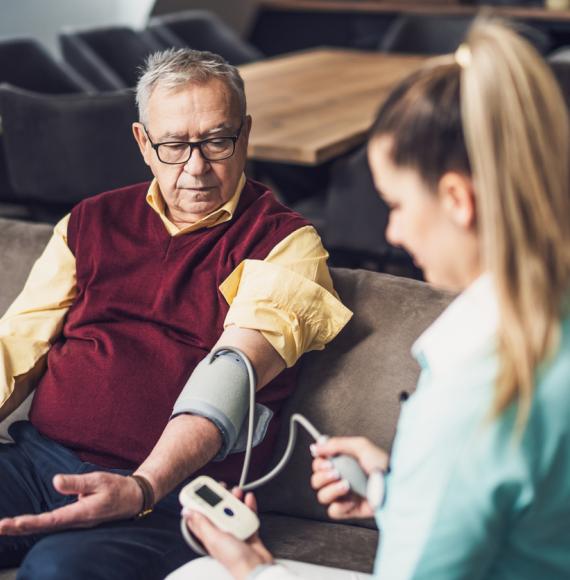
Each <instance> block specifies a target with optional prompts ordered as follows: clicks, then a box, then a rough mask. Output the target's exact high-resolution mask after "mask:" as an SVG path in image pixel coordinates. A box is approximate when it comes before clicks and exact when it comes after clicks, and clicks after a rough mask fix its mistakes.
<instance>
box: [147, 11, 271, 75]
mask: <svg viewBox="0 0 570 580" xmlns="http://www.w3.org/2000/svg"><path fill="white" fill-rule="evenodd" d="M148 30H149V31H150V32H152V33H153V34H154V35H155V37H156V38H157V40H158V41H159V42H161V43H162V44H163V45H164V46H166V47H170V46H172V47H175V48H181V47H184V46H189V47H190V48H193V49H195V50H208V51H210V52H214V53H216V54H219V55H221V56H223V57H224V58H225V59H226V60H227V61H228V62H229V63H231V64H233V65H240V64H245V63H248V62H252V61H254V60H258V59H260V58H261V57H262V54H261V53H260V52H259V51H258V50H257V49H256V48H254V47H253V46H252V45H250V44H248V43H247V42H246V41H245V40H242V39H241V38H240V37H239V36H238V35H237V34H236V33H235V32H234V31H233V30H232V29H231V28H230V27H229V26H227V25H226V24H225V23H224V22H223V21H222V20H220V19H219V18H218V17H217V16H216V15H215V14H213V13H211V12H207V11H205V10H187V11H185V12H176V13H174V14H167V15H165V16H156V17H154V18H152V19H151V20H150V22H149V25H148Z"/></svg>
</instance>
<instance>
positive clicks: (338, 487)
mask: <svg viewBox="0 0 570 580" xmlns="http://www.w3.org/2000/svg"><path fill="white" fill-rule="evenodd" d="M349 491H350V486H349V485H348V482H347V481H346V480H344V479H341V480H340V481H336V482H334V483H331V484H330V485H326V486H325V487H322V488H321V489H319V491H318V492H317V500H318V501H319V503H321V504H323V505H328V504H330V503H332V502H334V501H336V500H338V499H340V498H342V497H344V496H345V495H346V494H347V493H348V492H349Z"/></svg>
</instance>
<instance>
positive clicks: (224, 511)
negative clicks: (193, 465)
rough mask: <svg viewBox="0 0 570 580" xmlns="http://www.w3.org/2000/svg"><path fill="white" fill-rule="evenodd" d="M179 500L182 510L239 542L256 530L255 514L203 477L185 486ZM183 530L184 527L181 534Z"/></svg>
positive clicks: (216, 484) (211, 480)
mask: <svg viewBox="0 0 570 580" xmlns="http://www.w3.org/2000/svg"><path fill="white" fill-rule="evenodd" d="M179 499H180V503H181V504H182V505H183V506H184V507H186V508H190V509H191V510H194V511H197V512H199V513H201V514H203V515H204V516H206V517H207V518H208V519H209V520H211V522H212V523H213V524H214V525H216V526H217V527H218V528H220V530H223V531H224V532H228V533H230V534H232V535H234V536H235V537H236V538H238V539H240V540H247V538H249V537H250V536H252V535H253V534H254V533H255V532H256V531H257V530H258V529H259V519H258V517H257V515H256V514H255V513H254V512H253V511H252V510H250V509H249V508H248V507H247V506H246V505H245V504H244V503H242V502H241V501H240V500H239V499H238V498H237V497H235V496H234V495H233V494H232V493H231V492H229V491H228V490H227V489H226V488H225V487H223V486H222V485H220V484H219V483H218V482H217V481H215V480H214V479H212V478H211V477H208V476H207V475H201V476H200V477H197V478H196V479H194V480H193V481H191V482H190V483H189V484H188V485H186V486H185V487H184V488H183V489H182V491H181V492H180V495H179ZM185 529H187V528H186V526H185V525H184V526H183V527H182V530H183V532H184V530H185ZM185 537H186V534H185Z"/></svg>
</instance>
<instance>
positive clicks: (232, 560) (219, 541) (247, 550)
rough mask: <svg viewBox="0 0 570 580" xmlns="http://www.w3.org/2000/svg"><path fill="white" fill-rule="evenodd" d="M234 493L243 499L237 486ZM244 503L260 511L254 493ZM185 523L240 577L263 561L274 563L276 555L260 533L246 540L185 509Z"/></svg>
mask: <svg viewBox="0 0 570 580" xmlns="http://www.w3.org/2000/svg"><path fill="white" fill-rule="evenodd" d="M232 493H233V494H234V495H235V496H236V497H237V498H238V499H240V500H242V501H243V492H242V491H241V490H239V489H237V488H235V489H233V490H232ZM244 503H245V505H246V506H247V507H248V508H250V509H251V510H253V511H254V512H257V503H256V501H255V497H254V495H253V494H252V493H248V494H247V495H246V496H245V502H244ZM184 515H185V518H186V525H187V526H188V528H189V529H190V531H191V532H192V533H193V534H194V535H195V536H196V537H197V538H198V539H199V540H200V542H202V544H203V545H204V547H205V548H206V550H207V551H208V553H209V554H210V556H212V558H215V559H216V560H218V562H220V563H221V564H222V565H224V566H225V567H226V568H227V569H228V570H229V572H230V574H232V576H233V577H234V578H236V579H237V580H242V579H245V578H246V577H247V576H248V574H249V573H250V572H252V570H254V569H255V568H256V567H257V566H259V565H260V564H272V563H273V557H272V556H271V554H270V553H269V551H268V550H267V548H266V547H265V546H264V545H263V543H262V541H261V539H260V538H259V535H258V534H254V535H253V536H252V537H251V538H249V539H248V540H247V541H245V542H244V541H242V540H238V539H237V538H236V537H234V536H232V535H231V534H228V533H226V532H222V531H221V530H220V529H219V528H217V527H216V526H215V525H214V524H213V523H212V522H211V521H210V520H209V519H208V518H207V517H205V516H203V515H202V514H199V513H197V512H195V511H186V510H184Z"/></svg>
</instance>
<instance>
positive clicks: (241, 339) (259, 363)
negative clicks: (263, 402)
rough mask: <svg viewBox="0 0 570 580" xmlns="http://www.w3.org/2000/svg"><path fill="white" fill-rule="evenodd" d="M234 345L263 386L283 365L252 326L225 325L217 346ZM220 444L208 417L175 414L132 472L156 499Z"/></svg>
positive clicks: (196, 468) (202, 464)
mask: <svg viewBox="0 0 570 580" xmlns="http://www.w3.org/2000/svg"><path fill="white" fill-rule="evenodd" d="M219 345H224V346H235V347H237V348H239V349H241V350H242V351H243V352H245V354H246V355H247V356H248V358H249V359H250V360H251V362H252V364H253V366H254V368H255V371H256V374H257V379H258V388H262V387H264V386H265V385H266V384H267V383H268V382H269V381H271V379H273V378H274V377H276V376H277V375H278V374H279V373H280V372H281V371H282V370H283V368H284V367H285V363H284V362H283V359H281V357H280V356H279V354H278V353H277V352H276V351H275V350H274V349H273V347H272V346H271V345H270V344H269V343H268V342H267V340H266V339H265V338H264V337H263V335H262V334H261V333H260V332H258V331H256V330H251V329H243V328H235V327H231V328H228V329H226V330H225V331H224V332H223V333H222V335H221V337H220V339H219V340H218V343H217V345H216V346H219ZM221 446H222V435H221V433H220V431H219V429H218V428H217V427H216V426H215V425H214V424H213V423H212V422H211V421H210V420H209V419H205V418H203V417H198V416H196V415H178V416H177V417H175V418H174V419H172V420H171V421H170V422H169V423H168V425H167V426H166V428H165V430H164V431H163V433H162V436H161V437H160V439H159V440H158V443H157V444H156V445H155V447H154V449H153V450H152V452H151V453H150V455H149V456H148V458H147V459H146V460H145V461H144V463H142V465H141V466H140V467H139V468H138V469H137V470H136V472H135V473H139V474H140V475H144V476H145V477H146V478H147V479H148V480H149V481H150V483H151V484H152V486H153V489H154V493H155V496H156V497H155V499H156V500H157V501H158V500H159V499H160V498H162V497H164V496H165V495H166V494H167V493H169V492H170V491H171V490H172V489H173V488H174V487H176V486H177V485H178V484H179V483H180V482H181V481H183V480H184V479H186V478H187V477H189V476H190V475H192V473H194V472H195V471H196V470H198V469H200V468H201V467H203V466H204V465H205V464H206V463H208V462H209V461H211V460H212V459H213V458H214V457H215V456H216V454H217V453H218V451H219V450H220V447H221Z"/></svg>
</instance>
